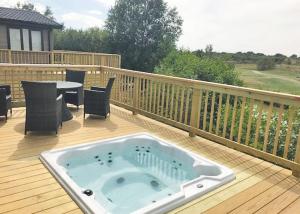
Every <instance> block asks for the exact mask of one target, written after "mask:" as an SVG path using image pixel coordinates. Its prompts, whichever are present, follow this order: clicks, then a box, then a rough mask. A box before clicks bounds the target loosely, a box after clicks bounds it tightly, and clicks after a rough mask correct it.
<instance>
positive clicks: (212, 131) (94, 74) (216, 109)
mask: <svg viewBox="0 0 300 214" xmlns="http://www.w3.org/2000/svg"><path fill="white" fill-rule="evenodd" d="M67 68H69V69H80V70H86V72H87V75H86V80H85V87H86V88H89V87H90V86H91V85H102V86H104V85H105V84H106V82H107V80H108V78H109V77H110V76H116V81H115V84H114V86H113V91H112V95H111V96H112V97H111V100H112V103H114V104H116V105H119V106H121V107H125V108H127V109H129V110H131V111H133V113H135V114H136V113H139V114H143V115H145V116H148V117H151V118H153V119H155V120H158V121H161V122H164V123H166V124H170V125H172V126H175V127H178V128H180V129H183V130H186V131H188V132H189V133H190V135H191V136H194V135H199V136H202V137H204V138H207V139H210V140H213V141H215V142H218V143H221V144H224V145H225V146H227V147H230V148H234V149H236V150H239V151H242V152H245V153H248V154H251V155H253V156H257V157H259V158H262V159H265V160H268V161H270V162H273V163H275V164H279V165H282V166H284V167H287V168H290V169H292V170H293V174H294V175H296V176H300V136H299V135H300V133H299V132H300V96H296V95H289V94H282V93H274V92H268V91H261V90H255V89H250V88H243V87H236V86H229V85H223V84H217V83H210V82H203V81H197V80H189V79H183V78H176V77H169V76H163V75H156V74H149V73H142V72H137V71H130V70H125V69H119V68H112V67H106V66H66V65H2V66H0V83H3V82H4V83H7V84H10V85H12V93H13V99H14V100H15V101H22V100H23V99H24V95H23V91H22V88H21V85H20V81H21V80H63V79H64V76H65V70H66V69H67Z"/></svg>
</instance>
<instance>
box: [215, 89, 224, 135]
mask: <svg viewBox="0 0 300 214" xmlns="http://www.w3.org/2000/svg"><path fill="white" fill-rule="evenodd" d="M222 99H223V94H222V93H220V94H219V104H218V105H219V106H218V113H217V125H216V135H219V128H220V118H221V111H222V101H223V100H222Z"/></svg>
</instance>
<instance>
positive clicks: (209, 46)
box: [205, 44, 213, 56]
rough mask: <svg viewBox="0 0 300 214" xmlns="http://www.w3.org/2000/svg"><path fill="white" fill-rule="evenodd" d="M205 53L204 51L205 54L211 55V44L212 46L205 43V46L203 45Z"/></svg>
mask: <svg viewBox="0 0 300 214" xmlns="http://www.w3.org/2000/svg"><path fill="white" fill-rule="evenodd" d="M205 53H206V55H207V56H211V55H212V53H213V46H212V44H208V45H206V47H205Z"/></svg>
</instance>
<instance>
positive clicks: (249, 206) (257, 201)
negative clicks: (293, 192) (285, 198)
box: [230, 176, 296, 214]
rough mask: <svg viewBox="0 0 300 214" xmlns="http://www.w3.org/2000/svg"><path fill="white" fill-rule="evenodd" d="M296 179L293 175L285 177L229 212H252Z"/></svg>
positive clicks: (291, 185) (293, 184) (284, 189)
mask: <svg viewBox="0 0 300 214" xmlns="http://www.w3.org/2000/svg"><path fill="white" fill-rule="evenodd" d="M295 180H296V179H295V178H294V177H291V176H290V177H287V178H286V179H284V180H282V181H281V182H279V183H278V184H277V185H275V186H273V187H271V188H270V189H268V190H267V191H265V192H263V193H262V194H259V195H258V196H257V197H255V198H253V199H251V200H250V201H248V202H246V203H244V204H243V205H241V206H239V207H238V208H236V209H234V210H233V211H231V212H230V213H239V214H240V213H254V212H257V211H258V210H259V209H260V208H262V207H263V206H264V205H265V204H268V203H270V201H272V200H275V199H276V198H277V197H278V196H280V195H281V194H284V193H285V192H286V191H287V189H289V188H291V187H293V186H295V185H296V181H295Z"/></svg>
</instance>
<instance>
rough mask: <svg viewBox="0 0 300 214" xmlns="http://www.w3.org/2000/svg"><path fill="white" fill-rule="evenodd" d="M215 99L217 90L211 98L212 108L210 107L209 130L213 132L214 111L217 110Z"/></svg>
mask: <svg viewBox="0 0 300 214" xmlns="http://www.w3.org/2000/svg"><path fill="white" fill-rule="evenodd" d="M215 100H216V92H213V96H212V99H211V109H210V118H209V129H208V130H209V132H212V128H213V119H214V112H215Z"/></svg>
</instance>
